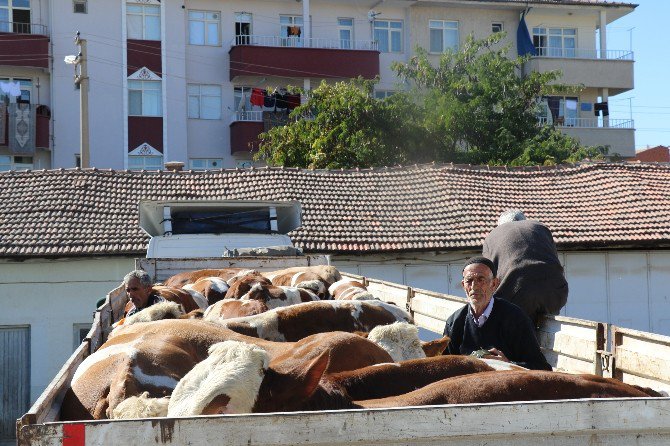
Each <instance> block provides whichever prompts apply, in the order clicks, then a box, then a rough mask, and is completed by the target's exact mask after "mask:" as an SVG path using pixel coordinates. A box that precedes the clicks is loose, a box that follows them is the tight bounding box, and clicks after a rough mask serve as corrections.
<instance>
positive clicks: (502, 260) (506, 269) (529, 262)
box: [482, 220, 568, 319]
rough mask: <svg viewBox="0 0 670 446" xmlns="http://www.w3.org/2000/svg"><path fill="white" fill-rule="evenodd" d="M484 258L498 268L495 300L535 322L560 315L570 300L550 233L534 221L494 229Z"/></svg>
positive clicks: (519, 222)
mask: <svg viewBox="0 0 670 446" xmlns="http://www.w3.org/2000/svg"><path fill="white" fill-rule="evenodd" d="M482 255H483V256H484V257H486V258H488V259H490V260H491V261H493V263H494V264H495V265H496V267H497V268H498V273H497V277H498V278H500V285H499V286H498V289H497V290H496V292H495V297H500V298H502V299H505V300H508V301H510V302H512V303H514V304H516V305H517V306H519V307H521V309H522V310H524V311H525V312H526V314H527V315H528V316H529V317H531V318H532V319H535V318H536V317H537V315H538V314H546V313H548V314H558V313H559V311H560V310H561V308H562V307H563V306H564V305H565V303H566V302H567V299H568V283H567V282H566V281H565V276H564V273H563V267H562V266H561V263H560V261H559V260H558V253H557V252H556V244H555V243H554V238H553V236H552V235H551V231H549V229H548V228H547V227H546V226H544V225H542V224H541V223H539V222H537V221H533V220H523V221H512V222H509V223H504V224H502V225H500V226H498V227H497V228H495V229H493V230H492V231H491V232H490V233H489V235H487V236H486V239H485V240H484V247H483V249H482Z"/></svg>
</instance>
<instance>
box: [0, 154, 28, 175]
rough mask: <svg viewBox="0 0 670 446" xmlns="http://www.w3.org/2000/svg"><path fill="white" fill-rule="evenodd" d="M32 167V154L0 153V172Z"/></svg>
mask: <svg viewBox="0 0 670 446" xmlns="http://www.w3.org/2000/svg"><path fill="white" fill-rule="evenodd" d="M32 168H33V157H32V156H13V155H0V172H3V171H7V170H26V169H30V170H32Z"/></svg>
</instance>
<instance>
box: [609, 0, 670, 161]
mask: <svg viewBox="0 0 670 446" xmlns="http://www.w3.org/2000/svg"><path fill="white" fill-rule="evenodd" d="M625 1H626V2H628V1H630V3H633V4H637V5H639V6H638V7H637V8H635V11H634V12H632V13H631V14H628V15H626V16H624V17H622V18H620V19H619V20H616V21H615V22H613V23H611V24H610V25H609V26H608V27H607V48H608V49H612V50H630V49H631V42H632V50H633V52H634V57H635V65H634V66H635V74H634V76H635V77H634V81H635V89H634V90H631V91H628V92H625V93H621V94H619V95H617V96H614V97H610V99H609V109H610V117H611V118H614V119H630V118H631V110H632V118H633V120H634V121H635V147H636V148H637V149H638V150H640V149H644V148H647V146H649V147H654V146H658V145H664V146H668V145H670V79H669V78H670V39H669V38H668V36H666V35H665V31H667V30H668V28H669V27H670V0H637V1H635V0H625Z"/></svg>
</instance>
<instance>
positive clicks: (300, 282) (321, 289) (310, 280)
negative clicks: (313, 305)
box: [271, 271, 330, 300]
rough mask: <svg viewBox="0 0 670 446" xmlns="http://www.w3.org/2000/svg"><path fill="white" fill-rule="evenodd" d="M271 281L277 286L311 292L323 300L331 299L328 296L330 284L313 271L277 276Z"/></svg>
mask: <svg viewBox="0 0 670 446" xmlns="http://www.w3.org/2000/svg"><path fill="white" fill-rule="evenodd" d="M271 281H272V284H273V285H275V286H290V287H296V288H302V289H306V290H309V291H311V292H313V293H314V294H316V295H317V296H319V299H322V300H325V299H328V298H329V297H330V296H329V294H328V283H327V282H326V281H325V280H323V279H322V278H321V276H319V275H318V274H316V273H314V272H312V271H300V272H297V273H292V272H288V273H282V274H277V275H275V276H273V277H272V279H271Z"/></svg>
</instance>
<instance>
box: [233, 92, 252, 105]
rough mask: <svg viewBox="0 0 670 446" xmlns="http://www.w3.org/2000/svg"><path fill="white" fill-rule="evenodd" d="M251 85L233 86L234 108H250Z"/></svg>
mask: <svg viewBox="0 0 670 446" xmlns="http://www.w3.org/2000/svg"><path fill="white" fill-rule="evenodd" d="M251 107H252V105H251V87H235V110H236V111H249V110H251Z"/></svg>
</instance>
